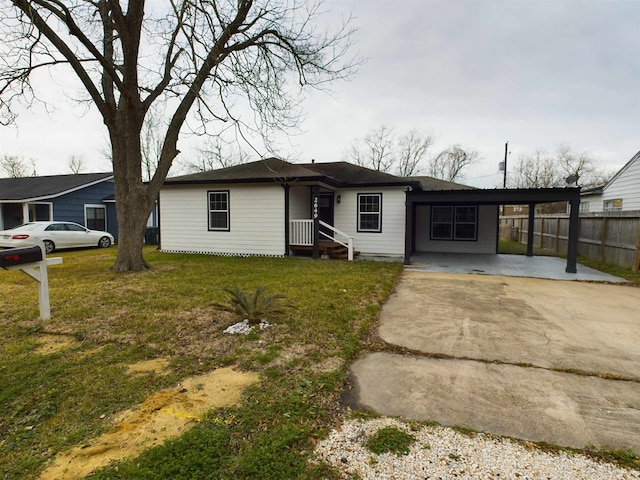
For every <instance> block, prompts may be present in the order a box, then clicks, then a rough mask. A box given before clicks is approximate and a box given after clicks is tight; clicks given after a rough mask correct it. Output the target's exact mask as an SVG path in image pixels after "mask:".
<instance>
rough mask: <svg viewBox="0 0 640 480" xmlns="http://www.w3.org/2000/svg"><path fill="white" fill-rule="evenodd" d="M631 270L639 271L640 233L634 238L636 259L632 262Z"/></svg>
mask: <svg viewBox="0 0 640 480" xmlns="http://www.w3.org/2000/svg"><path fill="white" fill-rule="evenodd" d="M633 271H634V272H640V234H638V239H637V240H636V261H635V262H633Z"/></svg>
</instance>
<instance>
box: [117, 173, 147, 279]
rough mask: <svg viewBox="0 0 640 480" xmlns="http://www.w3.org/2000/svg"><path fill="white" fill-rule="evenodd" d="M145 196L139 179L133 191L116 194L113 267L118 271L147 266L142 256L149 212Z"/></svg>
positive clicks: (133, 269)
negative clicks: (115, 243)
mask: <svg viewBox="0 0 640 480" xmlns="http://www.w3.org/2000/svg"><path fill="white" fill-rule="evenodd" d="M146 197H147V196H146V192H145V191H144V186H143V185H142V184H141V182H140V181H139V185H138V186H137V187H136V188H135V191H134V192H132V191H129V194H127V195H118V194H116V211H117V214H118V257H117V258H116V263H115V264H114V265H113V269H114V270H116V271H118V272H128V271H134V272H139V271H143V270H147V269H148V268H149V264H148V263H147V262H146V261H145V260H144V258H143V256H142V246H143V245H144V234H145V230H146V226H147V219H148V218H149V214H150V213H151V209H150V208H148V207H147V203H148V201H147V198H146Z"/></svg>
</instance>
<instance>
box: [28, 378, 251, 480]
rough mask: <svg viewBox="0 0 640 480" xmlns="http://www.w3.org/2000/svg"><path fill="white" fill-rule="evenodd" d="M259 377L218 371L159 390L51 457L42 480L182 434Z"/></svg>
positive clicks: (86, 470) (83, 471) (81, 473)
mask: <svg viewBox="0 0 640 480" xmlns="http://www.w3.org/2000/svg"><path fill="white" fill-rule="evenodd" d="M257 381H258V375H257V374H256V373H250V372H238V371H236V370H233V369H231V368H221V369H218V370H215V371H213V372H210V373H207V374H205V375H199V376H196V377H191V378H187V379H185V380H183V381H182V382H181V383H180V384H179V385H178V386H176V387H174V388H171V389H166V390H161V391H159V392H156V393H154V394H153V395H151V396H150V397H149V398H147V399H146V400H145V401H144V402H143V403H142V404H140V405H138V406H136V407H135V408H133V409H130V410H126V411H124V412H122V413H120V414H118V415H117V416H116V417H115V418H114V420H113V422H112V424H113V427H112V428H111V429H109V431H108V432H107V433H105V434H103V435H101V436H100V437H98V438H96V439H93V440H89V441H88V442H86V443H85V444H83V445H82V446H80V447H76V448H73V449H71V450H70V451H68V452H63V453H62V454H60V455H58V456H57V457H55V458H54V459H53V461H52V463H51V465H49V466H48V467H47V468H46V470H45V471H44V472H42V474H41V475H40V478H41V479H42V480H73V479H78V478H83V477H85V476H87V475H88V474H90V473H91V472H93V471H95V470H97V469H99V468H101V467H105V466H107V465H109V463H111V462H113V461H117V460H122V459H123V458H127V457H132V456H135V455H139V454H140V453H141V452H142V451H143V450H145V449H148V448H150V447H153V446H155V445H160V444H162V443H163V442H164V441H165V440H167V439H169V438H173V437H177V436H179V435H182V434H183V433H185V432H186V431H187V430H188V429H189V428H191V427H192V426H194V425H195V422H197V421H198V420H199V419H200V418H201V417H202V415H203V414H204V413H205V412H207V411H208V410H210V409H212V408H220V407H229V406H231V405H234V404H236V403H237V402H238V400H239V399H240V394H241V392H242V390H243V389H244V388H246V387H247V386H249V385H251V384H253V383H255V382H257Z"/></svg>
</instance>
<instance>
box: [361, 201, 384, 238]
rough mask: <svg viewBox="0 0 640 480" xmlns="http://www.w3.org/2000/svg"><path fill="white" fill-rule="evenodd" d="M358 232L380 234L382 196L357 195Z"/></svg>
mask: <svg viewBox="0 0 640 480" xmlns="http://www.w3.org/2000/svg"><path fill="white" fill-rule="evenodd" d="M358 231H359V232H377V233H380V232H382V194H381V193H359V194H358Z"/></svg>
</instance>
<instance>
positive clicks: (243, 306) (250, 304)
mask: <svg viewBox="0 0 640 480" xmlns="http://www.w3.org/2000/svg"><path fill="white" fill-rule="evenodd" d="M266 290H267V287H265V286H264V285H260V286H259V287H258V288H256V291H255V292H254V293H253V294H251V295H245V294H244V293H243V292H242V291H241V290H240V289H239V288H238V287H236V288H234V289H233V290H232V289H229V288H225V289H224V291H225V292H227V293H228V294H229V298H228V303H226V304H216V306H218V307H221V308H224V309H225V310H227V311H229V312H233V313H235V314H237V315H239V316H240V317H242V318H246V319H247V320H249V323H250V324H251V325H257V324H258V323H260V321H262V320H267V317H272V316H276V315H281V314H283V313H284V312H285V310H286V309H287V308H293V305H292V304H290V303H286V302H284V300H285V299H286V298H287V297H286V296H285V295H281V294H272V295H266V294H265V291H266Z"/></svg>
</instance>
